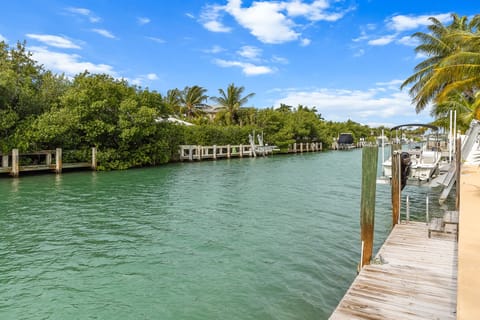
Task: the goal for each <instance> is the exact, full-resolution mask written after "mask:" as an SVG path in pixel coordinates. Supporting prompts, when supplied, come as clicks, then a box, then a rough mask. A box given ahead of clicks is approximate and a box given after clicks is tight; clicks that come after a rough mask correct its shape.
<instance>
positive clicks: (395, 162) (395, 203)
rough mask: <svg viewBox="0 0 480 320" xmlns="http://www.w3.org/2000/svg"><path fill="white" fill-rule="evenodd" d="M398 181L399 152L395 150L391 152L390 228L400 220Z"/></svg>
mask: <svg viewBox="0 0 480 320" xmlns="http://www.w3.org/2000/svg"><path fill="white" fill-rule="evenodd" d="M394 147H395V146H394V145H392V148H394ZM400 181H401V180H400V150H398V149H397V150H394V151H393V152H392V227H393V226H395V225H396V224H397V223H398V222H399V219H400Z"/></svg>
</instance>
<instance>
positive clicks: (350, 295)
mask: <svg viewBox="0 0 480 320" xmlns="http://www.w3.org/2000/svg"><path fill="white" fill-rule="evenodd" d="M374 262H378V263H373V264H370V265H367V266H365V267H364V268H363V269H362V270H361V272H360V273H359V274H358V276H357V278H356V279H355V281H354V282H353V284H352V285H351V286H350V288H349V289H348V291H347V293H346V294H345V296H344V297H343V299H342V300H341V301H340V303H339V305H338V306H337V308H336V310H335V311H334V313H333V314H332V315H331V317H330V319H406V320H408V319H456V300H457V294H456V293H457V264H458V262H457V242H456V241H455V237H432V238H429V237H428V230H427V225H426V224H425V223H420V222H410V223H408V224H398V225H396V226H395V228H394V229H393V230H392V232H391V234H390V236H389V237H388V238H387V240H386V241H385V243H384V245H383V246H382V248H381V249H380V251H379V252H378V254H377V259H375V260H374Z"/></svg>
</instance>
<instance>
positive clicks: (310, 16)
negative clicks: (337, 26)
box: [200, 0, 351, 46]
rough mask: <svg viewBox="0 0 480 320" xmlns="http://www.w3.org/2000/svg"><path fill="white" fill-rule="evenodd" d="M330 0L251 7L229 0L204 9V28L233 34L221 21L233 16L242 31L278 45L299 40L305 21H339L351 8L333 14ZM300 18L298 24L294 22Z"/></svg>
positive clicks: (257, 3) (256, 3)
mask: <svg viewBox="0 0 480 320" xmlns="http://www.w3.org/2000/svg"><path fill="white" fill-rule="evenodd" d="M330 2H331V1H328V0H315V1H313V2H311V3H304V2H303V1H300V0H292V1H278V2H277V1H254V2H253V3H252V4H251V5H250V6H249V7H242V1H241V0H228V2H227V4H226V5H225V6H219V5H207V6H205V7H204V8H203V11H202V14H201V19H200V21H201V22H202V24H203V26H204V27H205V28H206V29H208V30H210V31H214V32H230V31H231V28H229V27H226V26H225V25H224V24H223V22H222V21H221V20H222V18H223V13H225V12H226V13H228V14H230V15H231V16H232V17H233V18H234V19H235V20H236V21H237V23H238V24H240V25H241V26H242V27H243V28H245V29H248V30H250V33H251V34H252V35H253V36H254V37H256V38H257V39H258V40H260V41H261V42H264V43H271V44H278V43H284V42H288V41H294V40H297V39H300V36H301V32H300V30H302V29H305V28H306V27H308V26H309V25H308V24H305V22H304V20H305V19H306V20H308V21H310V23H311V22H317V21H321V20H323V21H337V20H338V19H340V18H342V17H343V16H344V15H345V13H346V12H348V11H349V10H351V8H349V9H346V10H343V11H332V12H328V11H327V10H329V9H330V6H331V5H330ZM296 18H299V19H298V21H295V20H294V19H296ZM302 20H303V21H302ZM301 44H302V45H304V46H305V45H308V44H310V40H308V39H303V40H301Z"/></svg>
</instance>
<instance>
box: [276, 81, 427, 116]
mask: <svg viewBox="0 0 480 320" xmlns="http://www.w3.org/2000/svg"><path fill="white" fill-rule="evenodd" d="M400 82H401V80H393V81H389V82H385V83H377V84H376V85H375V86H374V87H373V88H370V89H365V90H351V89H326V88H313V89H279V90H278V92H277V93H276V94H277V95H278V94H280V95H281V94H282V93H283V97H281V98H279V99H277V100H276V101H275V103H274V105H275V106H279V105H280V104H281V103H284V104H287V105H291V106H297V105H299V104H302V105H306V106H311V107H313V106H315V107H316V108H317V110H318V112H319V113H321V114H322V116H323V117H324V118H325V119H328V120H332V121H345V120H348V119H352V120H355V121H360V122H362V123H366V122H369V121H377V122H378V123H382V122H383V123H386V122H389V121H392V120H393V122H394V123H398V120H399V118H400V117H403V118H406V117H409V118H417V117H418V116H417V114H416V112H415V107H414V106H412V105H411V99H410V96H409V95H408V93H407V92H404V91H400V89H399V86H398V84H399V83H400Z"/></svg>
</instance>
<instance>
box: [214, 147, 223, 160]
mask: <svg viewBox="0 0 480 320" xmlns="http://www.w3.org/2000/svg"><path fill="white" fill-rule="evenodd" d="M220 150H221V149H220ZM213 159H217V145H215V144H214V145H213Z"/></svg>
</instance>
